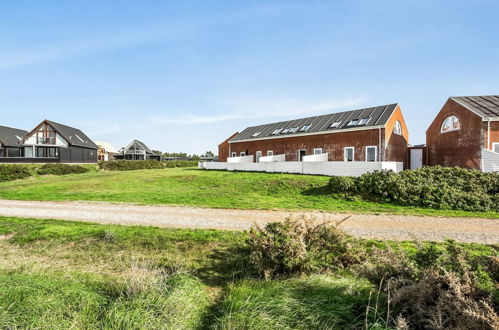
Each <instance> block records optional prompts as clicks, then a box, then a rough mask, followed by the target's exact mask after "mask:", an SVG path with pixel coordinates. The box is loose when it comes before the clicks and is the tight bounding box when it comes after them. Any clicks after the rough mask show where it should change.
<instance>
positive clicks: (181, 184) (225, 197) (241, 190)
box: [0, 168, 499, 218]
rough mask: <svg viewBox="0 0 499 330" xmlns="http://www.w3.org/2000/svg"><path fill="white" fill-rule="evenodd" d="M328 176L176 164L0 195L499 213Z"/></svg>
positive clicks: (44, 181)
mask: <svg viewBox="0 0 499 330" xmlns="http://www.w3.org/2000/svg"><path fill="white" fill-rule="evenodd" d="M328 180H329V178H327V177H323V176H306V175H293V174H271V173H243V172H227V171H205V170H198V169H178V168H176V169H161V170H140V171H126V172H91V173H86V174H78V175H67V176H61V177H55V176H48V177H45V176H39V177H35V178H28V179H24V180H17V181H12V182H2V183H0V198H3V199H17V200H39V201H61V200H62V201H77V200H80V201H104V202H127V203H138V204H165V205H185V206H198V207H213V208H231V209H234V208H235V209H280V210H320V211H330V212H354V213H394V214H413V215H432V216H451V217H460V216H462V217H486V218H499V213H498V212H465V211H456V210H435V209H426V208H415V207H407V206H400V205H394V204H389V203H378V202H370V201H361V200H356V201H346V200H343V199H337V198H334V197H332V196H331V195H330V194H327V193H326V192H325V190H324V187H325V186H326V184H327V182H328Z"/></svg>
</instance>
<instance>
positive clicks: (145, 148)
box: [125, 140, 153, 154]
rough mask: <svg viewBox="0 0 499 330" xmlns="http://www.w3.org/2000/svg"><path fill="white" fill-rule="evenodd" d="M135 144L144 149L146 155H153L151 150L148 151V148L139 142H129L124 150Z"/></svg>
mask: <svg viewBox="0 0 499 330" xmlns="http://www.w3.org/2000/svg"><path fill="white" fill-rule="evenodd" d="M135 143H136V144H138V145H139V146H140V147H141V148H142V149H144V150H145V151H146V153H148V154H152V153H153V152H152V150H151V149H149V147H148V146H146V145H145V143H144V142H141V141H139V140H133V141H132V142H130V144H129V145H128V146H127V147H126V148H125V151H126V150H128V148H130V147H131V146H132V145H133V144H135Z"/></svg>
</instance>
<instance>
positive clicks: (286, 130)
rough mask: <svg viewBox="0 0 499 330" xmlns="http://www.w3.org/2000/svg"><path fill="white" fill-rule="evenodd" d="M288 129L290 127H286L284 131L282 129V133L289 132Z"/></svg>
mask: <svg viewBox="0 0 499 330" xmlns="http://www.w3.org/2000/svg"><path fill="white" fill-rule="evenodd" d="M289 131H290V128H286V129H285V130H284V131H282V134H286V133H289Z"/></svg>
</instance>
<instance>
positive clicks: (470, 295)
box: [358, 241, 499, 329]
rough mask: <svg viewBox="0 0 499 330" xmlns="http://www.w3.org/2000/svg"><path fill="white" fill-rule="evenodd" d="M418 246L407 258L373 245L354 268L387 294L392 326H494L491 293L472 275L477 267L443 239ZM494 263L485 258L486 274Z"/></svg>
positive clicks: (498, 319)
mask: <svg viewBox="0 0 499 330" xmlns="http://www.w3.org/2000/svg"><path fill="white" fill-rule="evenodd" d="M417 248H418V250H417V251H416V253H415V254H414V256H413V258H412V260H411V259H409V258H408V257H407V255H406V254H403V253H400V252H397V251H394V250H393V249H391V248H388V249H387V250H381V249H374V250H373V251H372V254H371V255H370V258H369V259H368V260H367V261H366V262H365V263H364V264H362V265H361V266H360V267H358V272H359V273H360V274H361V275H363V276H364V277H366V278H368V279H369V280H370V281H372V282H373V283H375V284H379V285H380V287H382V289H383V290H385V292H386V293H387V294H388V296H389V304H390V306H389V308H390V309H392V310H394V311H395V313H394V315H397V318H396V319H395V320H392V321H393V326H394V327H395V328H397V329H408V328H411V329H412V328H415V329H499V316H498V314H497V312H496V311H495V310H494V304H493V301H492V297H491V295H490V293H488V292H486V291H484V290H482V289H480V286H479V285H478V283H477V278H476V277H475V271H476V270H477V269H479V268H477V267H478V266H477V265H476V264H474V263H473V262H471V260H470V258H469V257H468V255H467V253H466V252H465V250H464V249H463V248H462V247H461V246H460V245H458V244H456V243H455V242H452V241H448V242H447V243H446V245H445V248H444V249H437V247H436V245H435V244H431V243H430V244H425V245H423V244H420V245H418V247H417ZM496 262H497V258H496V257H490V261H489V262H488V268H490V270H491V271H490V276H491V277H493V276H494V274H493V272H494V271H493V270H494V269H495V267H497V264H496ZM389 317H390V316H389Z"/></svg>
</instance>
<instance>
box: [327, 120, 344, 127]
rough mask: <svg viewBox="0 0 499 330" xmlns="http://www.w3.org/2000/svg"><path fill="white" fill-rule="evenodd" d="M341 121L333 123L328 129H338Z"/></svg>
mask: <svg viewBox="0 0 499 330" xmlns="http://www.w3.org/2000/svg"><path fill="white" fill-rule="evenodd" d="M340 124H341V121H335V122H334V123H332V124H331V126H329V128H338V127H340Z"/></svg>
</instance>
